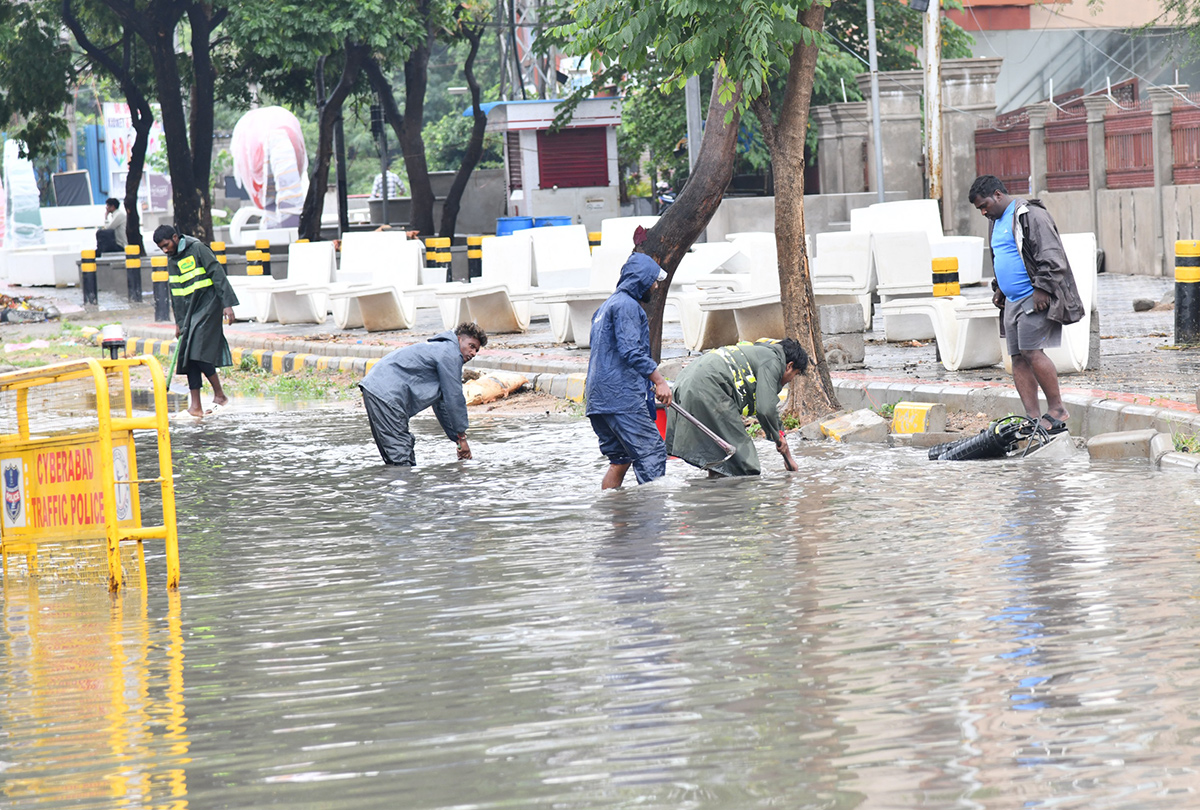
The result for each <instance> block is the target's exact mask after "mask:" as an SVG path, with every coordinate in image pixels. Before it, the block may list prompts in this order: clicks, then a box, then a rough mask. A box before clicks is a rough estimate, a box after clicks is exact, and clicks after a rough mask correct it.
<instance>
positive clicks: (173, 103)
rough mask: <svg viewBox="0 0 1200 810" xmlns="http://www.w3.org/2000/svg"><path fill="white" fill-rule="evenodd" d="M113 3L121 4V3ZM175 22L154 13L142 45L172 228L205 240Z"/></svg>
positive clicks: (176, 22)
mask: <svg viewBox="0 0 1200 810" xmlns="http://www.w3.org/2000/svg"><path fill="white" fill-rule="evenodd" d="M114 5H115V6H116V7H122V6H123V4H121V3H116V4H114ZM114 10H116V9H115V8H114ZM118 13H119V12H118ZM128 13H132V12H128ZM178 23H179V15H177V14H170V15H165V16H163V17H158V16H155V17H154V18H153V25H154V31H153V34H152V35H151V36H150V37H149V38H146V40H147V41H146V45H147V47H148V48H149V50H150V58H151V61H152V62H153V65H154V81H155V84H156V86H157V89H158V108H159V113H160V115H161V116H162V127H163V141H164V143H165V144H166V147H167V167H168V168H169V170H170V172H171V197H172V200H173V201H174V203H175V227H177V228H178V229H179V230H180V231H181V232H183V233H186V234H190V235H191V236H195V237H196V238H197V239H205V237H206V236H207V233H206V232H205V231H204V230H203V226H202V214H201V212H200V195H199V194H198V193H197V192H196V175H195V168H194V166H193V163H192V149H191V146H190V141H189V139H188V114H187V111H186V110H185V109H184V107H183V96H182V95H181V94H180V92H179V88H180V85H181V83H182V80H181V79H180V76H179V62H178V56H177V55H176V54H175V27H176V26H177V25H178ZM127 24H128V22H127ZM144 38H145V37H144Z"/></svg>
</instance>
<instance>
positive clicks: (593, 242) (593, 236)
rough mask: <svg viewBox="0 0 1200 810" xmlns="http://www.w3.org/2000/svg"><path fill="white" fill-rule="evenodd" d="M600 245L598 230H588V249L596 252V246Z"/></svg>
mask: <svg viewBox="0 0 1200 810" xmlns="http://www.w3.org/2000/svg"><path fill="white" fill-rule="evenodd" d="M598 247H600V231H589V232H588V250H589V251H590V252H592V253H595V252H596V248H598Z"/></svg>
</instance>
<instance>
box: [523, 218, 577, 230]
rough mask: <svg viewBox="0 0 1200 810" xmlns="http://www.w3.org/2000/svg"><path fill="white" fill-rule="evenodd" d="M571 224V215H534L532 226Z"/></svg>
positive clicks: (551, 226) (543, 226) (544, 226)
mask: <svg viewBox="0 0 1200 810" xmlns="http://www.w3.org/2000/svg"><path fill="white" fill-rule="evenodd" d="M571 224H573V218H572V217H534V218H533V227H535V228H553V227H556V226H559V225H571Z"/></svg>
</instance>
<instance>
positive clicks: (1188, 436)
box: [1171, 428, 1200, 453]
mask: <svg viewBox="0 0 1200 810" xmlns="http://www.w3.org/2000/svg"><path fill="white" fill-rule="evenodd" d="M1171 444H1173V445H1174V446H1175V452H1177V453H1200V436H1197V435H1196V434H1195V433H1180V432H1178V431H1176V430H1175V429H1174V428H1172V429H1171Z"/></svg>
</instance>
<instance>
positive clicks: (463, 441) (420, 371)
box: [358, 323, 487, 467]
mask: <svg viewBox="0 0 1200 810" xmlns="http://www.w3.org/2000/svg"><path fill="white" fill-rule="evenodd" d="M486 345H487V335H486V334H485V333H484V331H483V330H482V329H480V328H479V327H478V326H477V325H475V324H473V323H463V324H459V325H458V327H457V328H456V329H455V330H454V331H453V332H450V331H446V332H442V333H441V334H438V335H434V336H433V337H431V338H430V339H429V340H427V341H426V342H425V343H414V344H413V345H412V346H405V347H403V348H400V349H396V351H394V352H392V353H391V354H389V355H387V356H386V357H384V358H383V359H382V360H380V361H379V362H378V363H376V364H375V365H374V366H373V367H372V368H371V370H370V371H369V372H367V376H366V377H364V378H363V381H362V382H361V383H359V384H358V387H359V388H361V389H362V395H363V406H364V407H366V409H367V421H369V422H370V423H371V435H373V436H374V437H375V446H376V447H378V448H379V455H380V456H382V457H383V463H384V464H394V465H397V466H407V467H412V466H415V465H416V463H417V457H416V454H415V453H414V452H413V435H412V433H410V432H409V430H408V420H409V418H410V417H413V416H416V415H417V414H418V413H420V412H421V411H423V410H425V409H426V408H428V407H430V406H431V405H432V406H433V415H434V416H436V417H437V420H438V423H439V424H440V425H441V426H442V430H443V431H445V433H446V438H448V439H450V441H452V442H454V443H455V444H457V445H458V457H459V458H460V459H467V458H470V457H471V448H470V445H468V444H467V400H466V398H465V397H464V396H463V385H462V370H463V364H464V363H467V362H469V361H470V360H471V359H472V358H473V357H475V355H476V353H477V352H478V351H479V349H480V348H481V347H483V346H486Z"/></svg>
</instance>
